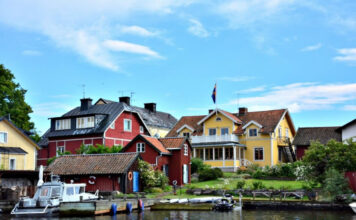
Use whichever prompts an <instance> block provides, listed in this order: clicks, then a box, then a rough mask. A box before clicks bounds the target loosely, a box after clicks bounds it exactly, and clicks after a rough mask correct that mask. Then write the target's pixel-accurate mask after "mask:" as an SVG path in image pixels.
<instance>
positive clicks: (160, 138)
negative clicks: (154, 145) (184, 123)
mask: <svg viewBox="0 0 356 220" xmlns="http://www.w3.org/2000/svg"><path fill="white" fill-rule="evenodd" d="M178 138H179V139H184V138H186V137H164V138H158V140H159V139H178Z"/></svg>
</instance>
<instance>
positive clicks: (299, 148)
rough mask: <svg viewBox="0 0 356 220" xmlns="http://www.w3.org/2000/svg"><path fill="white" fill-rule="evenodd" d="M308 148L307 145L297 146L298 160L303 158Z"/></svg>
mask: <svg viewBox="0 0 356 220" xmlns="http://www.w3.org/2000/svg"><path fill="white" fill-rule="evenodd" d="M307 149H308V147H307V146H297V153H296V154H297V155H296V156H297V160H300V159H302V157H303V156H304V154H305V151H306V150H307Z"/></svg>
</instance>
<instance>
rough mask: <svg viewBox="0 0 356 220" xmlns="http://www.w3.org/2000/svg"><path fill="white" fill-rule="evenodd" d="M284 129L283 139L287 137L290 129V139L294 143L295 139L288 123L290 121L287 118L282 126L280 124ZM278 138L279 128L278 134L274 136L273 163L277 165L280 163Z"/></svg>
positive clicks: (283, 120) (282, 121) (281, 123)
mask: <svg viewBox="0 0 356 220" xmlns="http://www.w3.org/2000/svg"><path fill="white" fill-rule="evenodd" d="M279 125H280V126H281V128H282V135H281V136H282V137H285V136H286V128H288V130H289V131H288V132H289V138H290V141H291V142H293V139H294V136H293V134H292V132H291V126H292V125H290V124H289V123H288V120H287V119H286V117H284V118H283V119H282V120H281V122H280V124H279ZM278 137H279V131H278V126H277V128H276V133H275V135H274V136H273V163H274V164H277V163H280V162H279V161H278Z"/></svg>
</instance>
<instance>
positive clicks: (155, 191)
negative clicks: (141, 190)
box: [145, 187, 163, 193]
mask: <svg viewBox="0 0 356 220" xmlns="http://www.w3.org/2000/svg"><path fill="white" fill-rule="evenodd" d="M145 192H146V193H163V190H162V189H161V188H159V187H151V188H147V189H146V190H145Z"/></svg>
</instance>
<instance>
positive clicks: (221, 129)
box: [220, 127, 229, 135]
mask: <svg viewBox="0 0 356 220" xmlns="http://www.w3.org/2000/svg"><path fill="white" fill-rule="evenodd" d="M223 129H227V133H226V134H223V133H222V131H223ZM220 135H229V128H228V127H225V128H220Z"/></svg>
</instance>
